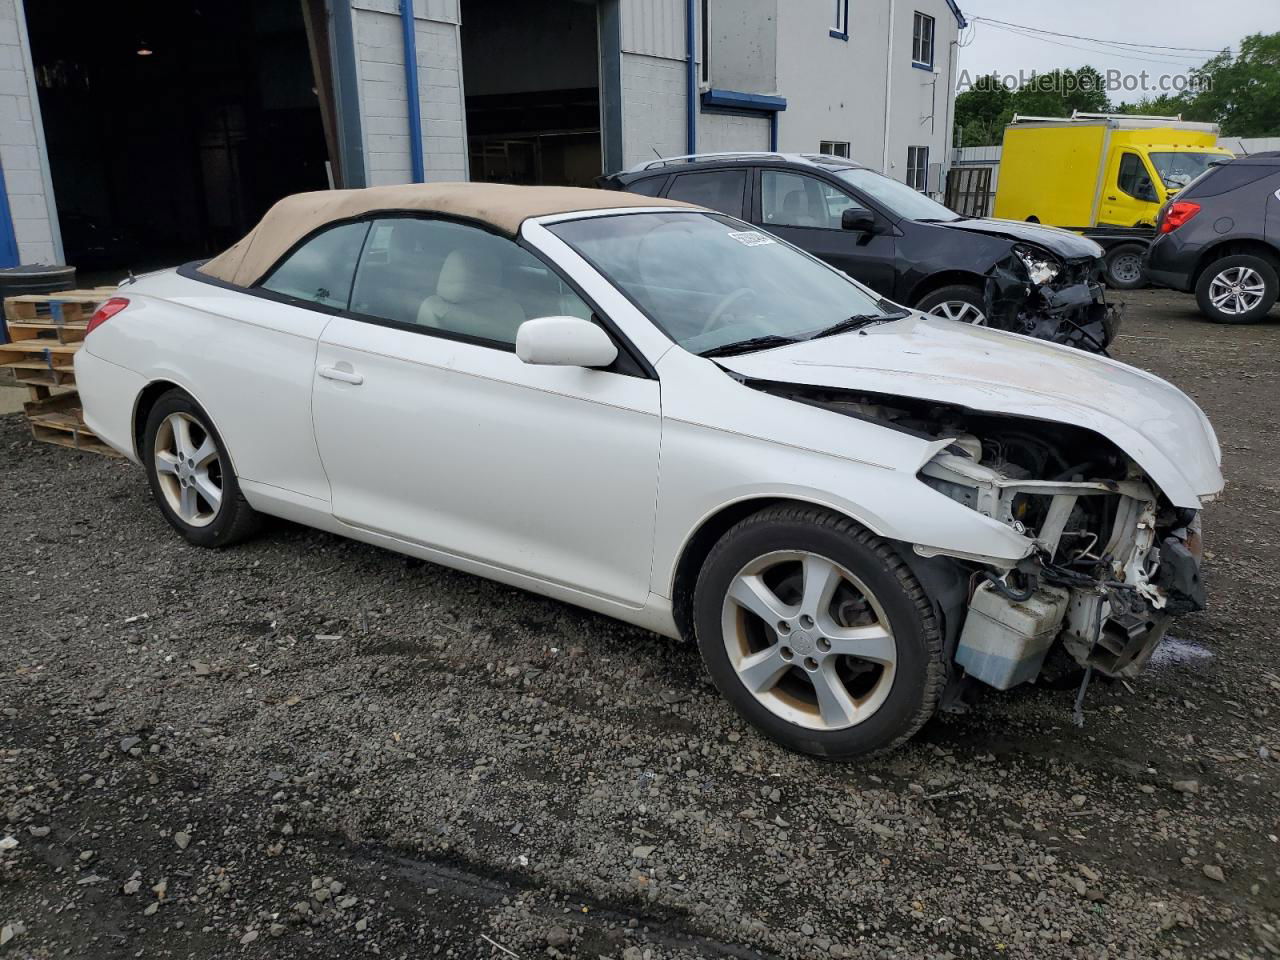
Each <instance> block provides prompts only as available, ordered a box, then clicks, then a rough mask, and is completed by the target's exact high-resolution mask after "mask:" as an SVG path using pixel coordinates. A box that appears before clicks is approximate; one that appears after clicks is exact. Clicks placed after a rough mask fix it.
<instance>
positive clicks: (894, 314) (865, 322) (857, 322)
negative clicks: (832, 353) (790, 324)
mask: <svg viewBox="0 0 1280 960" xmlns="http://www.w3.org/2000/svg"><path fill="white" fill-rule="evenodd" d="M909 316H911V314H910V313H909V312H908V311H906V310H893V311H890V312H889V313H858V314H854V315H853V316H852V317H848V318H846V319H844V320H841V321H840V322H839V323H833V324H832V325H831V326H829V327H826V328H825V329H823V330H819V331H818V332H817V333H815V334H814V335H813V336H811V337H809V339H810V340H817V339H819V338H820V337H832V336H835V335H836V334H837V333H848V332H849V331H850V330H857V329H858V328H859V327H869V326H871V325H872V324H873V323H888V322H889V321H890V320H902V319H903V318H905V317H909Z"/></svg>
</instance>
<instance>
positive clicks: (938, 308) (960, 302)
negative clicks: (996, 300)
mask: <svg viewBox="0 0 1280 960" xmlns="http://www.w3.org/2000/svg"><path fill="white" fill-rule="evenodd" d="M916 309H917V310H919V311H920V312H921V313H930V314H933V316H935V317H945V318H946V319H948V320H956V321H958V322H960V323H972V324H973V325H974V326H976V327H982V326H986V323H987V301H986V298H985V297H984V296H983V295H982V291H981V290H979V289H978V288H977V287H971V286H969V285H967V284H963V283H957V284H952V285H951V286H949V287H939V288H938V289H937V290H935V291H933V293H929V294H926V295H925V296H923V297H921V298H920V299H919V300H917V301H916Z"/></svg>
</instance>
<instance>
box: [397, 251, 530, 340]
mask: <svg viewBox="0 0 1280 960" xmlns="http://www.w3.org/2000/svg"><path fill="white" fill-rule="evenodd" d="M500 277H501V269H500V267H499V264H498V259H497V257H495V256H494V255H493V254H492V253H489V252H488V251H486V250H475V249H469V248H462V249H458V250H454V251H453V252H452V253H450V254H449V256H447V257H446V258H445V261H444V266H442V267H441V268H440V279H439V280H438V281H437V283H436V292H435V294H434V295H433V296H430V297H427V299H426V300H424V301H423V302H422V306H421V307H419V308H418V323H419V324H421V325H422V326H424V327H437V328H439V329H441V330H450V331H452V332H454V333H464V334H467V335H468V336H472V337H484V338H485V339H488V340H497V341H499V342H501V343H515V340H516V329H517V328H518V327H519V326H520V324H522V323H524V321H525V315H524V310H522V309H521V307H520V304H518V303H517V302H516V301H515V300H514V299H513V298H512V297H511V296H510V295H508V294H507V292H506V291H505V290H504V289H503V288H502V285H501V283H500V282H499V279H500Z"/></svg>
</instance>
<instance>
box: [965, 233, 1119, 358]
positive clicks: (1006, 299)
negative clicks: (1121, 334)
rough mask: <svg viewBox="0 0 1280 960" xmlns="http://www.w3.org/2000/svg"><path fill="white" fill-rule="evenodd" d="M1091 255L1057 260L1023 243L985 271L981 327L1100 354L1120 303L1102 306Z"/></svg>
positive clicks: (1113, 333) (1096, 268)
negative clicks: (983, 319)
mask: <svg viewBox="0 0 1280 960" xmlns="http://www.w3.org/2000/svg"><path fill="white" fill-rule="evenodd" d="M1101 263H1102V261H1101V260H1099V259H1098V258H1097V257H1079V258H1076V259H1072V260H1062V259H1059V258H1058V257H1056V256H1054V255H1053V254H1051V253H1048V252H1047V251H1045V250H1042V249H1040V248H1038V247H1034V246H1031V245H1029V244H1022V243H1020V244H1015V245H1014V247H1013V250H1012V252H1011V253H1010V254H1009V256H1007V257H1005V258H1004V259H1003V260H1000V261H999V262H997V263H996V264H995V266H993V267H992V268H991V270H989V271H988V272H987V284H986V291H985V296H986V308H987V309H986V316H987V326H990V327H994V328H995V329H998V330H1008V331H1010V332H1012V333H1021V334H1025V335H1026V336H1030V337H1036V338H1037V339H1040V340H1048V341H1049V342H1051V343H1063V344H1067V345H1068V346H1072V347H1077V348H1079V349H1081V350H1087V351H1089V352H1090V353H1101V354H1105V353H1106V351H1107V347H1108V346H1109V345H1110V344H1111V342H1112V341H1113V340H1114V339H1115V337H1116V334H1117V332H1118V331H1119V329H1120V321H1121V318H1122V310H1123V306H1124V305H1123V304H1108V303H1107V302H1106V297H1105V295H1104V291H1103V285H1102V283H1101V281H1100V279H1099V277H1100V275H1101Z"/></svg>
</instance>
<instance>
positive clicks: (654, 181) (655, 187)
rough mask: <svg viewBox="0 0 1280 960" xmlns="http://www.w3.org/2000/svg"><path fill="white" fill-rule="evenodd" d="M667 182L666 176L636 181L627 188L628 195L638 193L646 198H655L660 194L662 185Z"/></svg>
mask: <svg viewBox="0 0 1280 960" xmlns="http://www.w3.org/2000/svg"><path fill="white" fill-rule="evenodd" d="M666 182H667V177H666V175H665V174H664V175H662V176H661V177H650V178H649V179H648V180H637V181H636V182H635V183H633V184H630V185H629V186H628V187H627V191H628V192H629V193H639V194H643V195H644V196H646V197H656V196H657V195H658V194H659V193H661V192H662V185H663V184H664V183H666Z"/></svg>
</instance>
